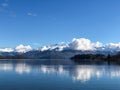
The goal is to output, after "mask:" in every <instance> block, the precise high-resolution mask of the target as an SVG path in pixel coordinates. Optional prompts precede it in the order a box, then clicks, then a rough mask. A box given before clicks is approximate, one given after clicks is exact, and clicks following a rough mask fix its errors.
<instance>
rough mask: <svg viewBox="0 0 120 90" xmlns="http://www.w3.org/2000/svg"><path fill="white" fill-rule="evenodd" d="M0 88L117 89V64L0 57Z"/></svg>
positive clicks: (119, 80) (119, 70) (119, 88)
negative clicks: (1, 58) (4, 58)
mask: <svg viewBox="0 0 120 90" xmlns="http://www.w3.org/2000/svg"><path fill="white" fill-rule="evenodd" d="M0 90H120V66H119V65H107V64H99V65H96V64H91V65H89V64H85V63H84V64H76V63H74V62H72V61H70V60H1V61H0Z"/></svg>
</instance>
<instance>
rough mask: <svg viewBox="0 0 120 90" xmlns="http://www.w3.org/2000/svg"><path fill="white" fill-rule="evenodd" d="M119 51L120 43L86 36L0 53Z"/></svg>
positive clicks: (64, 54)
mask: <svg viewBox="0 0 120 90" xmlns="http://www.w3.org/2000/svg"><path fill="white" fill-rule="evenodd" d="M118 52H120V43H116V44H115V43H108V44H102V43H100V42H95V43H94V42H91V41H90V40H89V39H85V38H80V39H76V38H74V39H73V40H72V41H71V42H70V43H61V44H54V45H48V46H42V47H40V48H38V49H32V47H31V46H30V45H27V46H24V45H22V44H21V45H19V46H17V47H16V48H4V49H0V55H16V54H20V55H23V56H27V57H30V58H69V57H71V56H73V55H75V54H96V53H99V54H115V53H118Z"/></svg>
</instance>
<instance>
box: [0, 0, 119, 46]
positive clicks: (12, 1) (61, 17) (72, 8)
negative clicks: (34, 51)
mask: <svg viewBox="0 0 120 90" xmlns="http://www.w3.org/2000/svg"><path fill="white" fill-rule="evenodd" d="M81 37H84V38H88V39H90V40H92V41H93V42H96V41H100V42H103V43H109V42H120V0H0V47H15V46H17V45H19V44H24V45H31V46H33V47H38V46H42V45H49V44H55V43H59V42H63V41H64V42H70V41H71V40H72V39H73V38H81Z"/></svg>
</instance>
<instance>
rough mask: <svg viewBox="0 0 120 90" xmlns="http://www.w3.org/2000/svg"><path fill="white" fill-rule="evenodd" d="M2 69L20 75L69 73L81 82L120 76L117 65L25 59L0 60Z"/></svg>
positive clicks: (0, 70)
mask: <svg viewBox="0 0 120 90" xmlns="http://www.w3.org/2000/svg"><path fill="white" fill-rule="evenodd" d="M2 71H5V72H7V71H14V72H16V73H18V74H20V75H22V74H30V73H31V72H32V71H36V72H38V74H39V73H40V74H41V73H43V74H57V75H67V76H69V77H70V78H71V79H72V80H73V81H80V82H87V81H89V80H91V79H92V78H96V79H100V78H103V77H109V78H116V77H119V78H120V67H119V66H115V65H111V66H107V65H99V66H98V65H45V64H40V63H37V64H33V63H29V62H24V61H22V62H14V61H12V62H9V61H8V62H2V61H0V72H2Z"/></svg>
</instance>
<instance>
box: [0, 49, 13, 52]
mask: <svg viewBox="0 0 120 90" xmlns="http://www.w3.org/2000/svg"><path fill="white" fill-rule="evenodd" d="M13 51H14V49H12V48H4V49H0V52H13Z"/></svg>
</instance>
